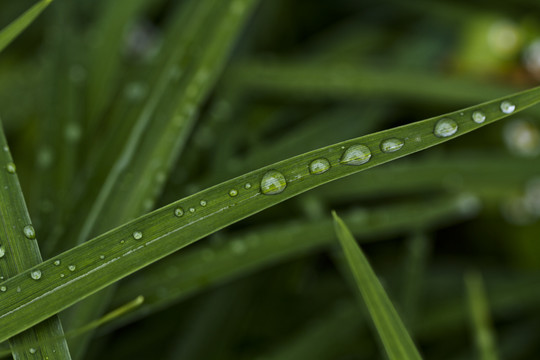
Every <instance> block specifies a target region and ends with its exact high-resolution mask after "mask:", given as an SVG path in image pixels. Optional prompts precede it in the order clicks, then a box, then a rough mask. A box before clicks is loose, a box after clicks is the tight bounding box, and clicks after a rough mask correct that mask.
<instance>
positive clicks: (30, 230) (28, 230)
mask: <svg viewBox="0 0 540 360" xmlns="http://www.w3.org/2000/svg"><path fill="white" fill-rule="evenodd" d="M23 232H24V236H26V237H27V238H28V239H35V238H36V231H35V230H34V227H33V226H32V225H26V226H25V227H24V228H23Z"/></svg>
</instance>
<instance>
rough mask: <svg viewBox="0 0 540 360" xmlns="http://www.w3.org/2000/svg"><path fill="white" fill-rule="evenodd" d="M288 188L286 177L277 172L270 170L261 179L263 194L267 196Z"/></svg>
mask: <svg viewBox="0 0 540 360" xmlns="http://www.w3.org/2000/svg"><path fill="white" fill-rule="evenodd" d="M286 187H287V181H286V180H285V176H283V174H282V173H280V172H279V171H277V170H270V171H268V172H267V173H266V174H264V176H263V178H262V179H261V192H262V193H263V194H265V195H275V194H279V193H281V192H283V190H285V188H286Z"/></svg>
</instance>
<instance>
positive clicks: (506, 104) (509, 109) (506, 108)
mask: <svg viewBox="0 0 540 360" xmlns="http://www.w3.org/2000/svg"><path fill="white" fill-rule="evenodd" d="M514 110H516V105H514V104H512V103H511V102H510V101H503V102H502V103H501V111H502V112H503V113H505V114H511V113H513V112H514Z"/></svg>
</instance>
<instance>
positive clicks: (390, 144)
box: [381, 138, 405, 153]
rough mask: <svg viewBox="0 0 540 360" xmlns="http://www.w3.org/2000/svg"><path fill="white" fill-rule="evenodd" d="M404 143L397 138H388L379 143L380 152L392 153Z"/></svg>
mask: <svg viewBox="0 0 540 360" xmlns="http://www.w3.org/2000/svg"><path fill="white" fill-rule="evenodd" d="M404 144H405V143H404V142H403V140H401V139H398V138H390V139H386V140H384V141H383V142H381V151H382V152H383V153H393V152H396V151H398V150H400V149H401V148H402V147H403V145H404Z"/></svg>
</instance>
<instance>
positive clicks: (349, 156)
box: [339, 145, 371, 165]
mask: <svg viewBox="0 0 540 360" xmlns="http://www.w3.org/2000/svg"><path fill="white" fill-rule="evenodd" d="M369 159H371V151H370V150H369V148H368V147H367V146H365V145H353V146H351V147H349V148H348V149H347V150H345V152H344V153H343V156H342V157H341V159H340V160H339V162H340V163H341V164H345V165H362V164H365V163H367V162H368V161H369Z"/></svg>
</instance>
